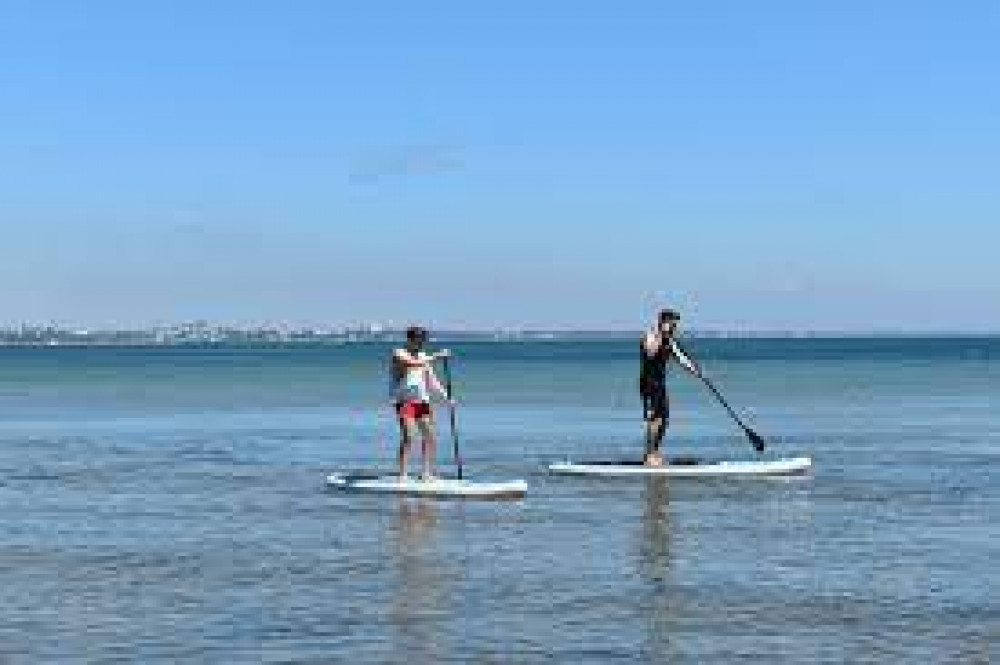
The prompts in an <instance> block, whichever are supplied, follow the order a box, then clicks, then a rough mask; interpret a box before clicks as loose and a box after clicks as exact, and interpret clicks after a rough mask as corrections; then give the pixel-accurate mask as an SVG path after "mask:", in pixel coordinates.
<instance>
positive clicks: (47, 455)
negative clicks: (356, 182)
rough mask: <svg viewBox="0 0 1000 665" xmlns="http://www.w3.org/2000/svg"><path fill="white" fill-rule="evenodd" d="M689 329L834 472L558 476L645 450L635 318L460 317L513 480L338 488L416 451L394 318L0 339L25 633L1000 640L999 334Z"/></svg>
mask: <svg viewBox="0 0 1000 665" xmlns="http://www.w3.org/2000/svg"><path fill="white" fill-rule="evenodd" d="M690 346H691V349H692V351H693V352H694V353H695V354H696V355H697V357H698V358H699V359H700V360H701V362H702V364H703V366H704V367H705V368H706V370H707V371H708V372H709V373H710V374H711V376H712V377H713V378H714V379H715V380H716V383H717V384H718V385H719V387H720V388H721V389H722V390H723V392H724V393H725V394H726V396H727V398H728V399H729V400H730V401H731V402H732V404H733V405H734V406H735V407H736V408H737V409H738V410H740V411H741V412H743V413H745V414H747V418H748V421H749V422H750V423H752V425H753V426H754V428H755V429H757V430H758V431H759V432H760V433H762V434H764V435H765V436H766V437H767V438H768V440H769V442H770V449H769V452H768V454H769V455H782V456H784V455H795V454H809V455H812V456H813V458H814V461H815V464H816V468H815V472H814V474H813V475H812V476H811V477H807V478H803V479H793V480H776V479H771V480H761V479H757V480H743V481H736V482H734V481H732V480H729V481H719V480H715V481H712V480H709V481H706V480H698V481H692V480H683V481H681V480H675V481H672V482H665V481H663V480H662V479H660V480H655V479H653V480H641V481H636V480H610V479H609V480H587V479H574V478H555V477H548V476H547V475H545V474H544V472H543V471H542V470H543V468H544V465H545V463H547V462H549V461H554V460H558V459H563V458H566V457H569V458H573V459H587V458H603V459H608V458H616V457H622V458H626V457H633V458H634V457H636V456H638V455H639V453H640V451H641V445H642V444H641V436H640V432H641V428H640V423H639V422H638V420H637V418H638V415H639V409H638V404H637V398H636V395H635V393H634V389H635V383H636V377H635V370H636V358H635V344H634V343H632V342H590V343H583V342H573V343H558V342H552V343H530V344H487V343H478V344H464V345H458V346H456V347H453V348H454V350H455V352H456V358H455V359H454V361H453V367H454V371H455V380H456V389H457V390H456V392H457V393H458V397H459V400H460V407H459V419H458V424H459V430H460V434H461V441H462V445H463V453H462V454H463V457H464V459H465V462H466V465H467V473H468V475H469V476H470V477H482V478H488V477H521V478H526V479H527V480H528V481H529V484H530V490H529V492H530V493H529V496H528V497H527V499H525V500H524V501H521V502H513V503H500V504H494V503H482V502H475V503H461V502H457V503H456V502H433V501H431V502H428V501H420V500H414V499H408V500H397V499H394V498H386V497H349V496H343V495H340V494H336V493H330V492H328V491H326V490H325V488H324V487H323V478H324V477H325V475H326V474H327V473H329V472H330V471H333V470H337V469H346V468H351V469H355V468H371V467H382V468H386V467H388V466H389V465H390V464H391V458H392V455H393V453H394V446H395V441H394V437H395V433H394V431H393V423H392V421H391V418H390V416H389V414H388V412H387V410H386V409H385V408H384V406H383V405H382V402H383V401H384V397H385V394H386V380H385V371H384V367H383V364H384V361H385V358H386V354H387V349H386V348H385V347H380V346H347V347H335V348H311V349H310V348H284V349H282V348H276V349H194V348H182V349H65V348H53V349H0V415H2V417H0V505H2V506H3V520H2V521H0V571H2V575H3V584H2V585H0V661H2V662H4V663H7V662H9V663H36V662H115V661H131V662H144V663H151V662H170V663H177V662H192V663H197V662H289V663H290V662H296V663H300V662H317V663H318V662H341V661H351V662H358V663H383V662H399V661H401V660H409V661H411V662H528V663H530V662H567V663H578V662H595V663H604V662H634V661H636V660H644V661H646V662H659V661H662V662H699V663H704V662H719V663H728V662H732V661H734V660H744V659H745V660H749V661H756V662H774V661H775V660H788V661H796V662H863V661H870V662H873V661H879V662H990V661H991V660H992V661H993V662H996V661H997V660H998V652H997V644H998V643H1000V602H998V601H997V600H996V598H995V596H994V594H993V591H994V590H995V589H997V588H1000V574H998V573H997V566H996V564H995V562H996V561H997V560H1000V520H998V515H1000V510H998V509H1000V478H998V473H997V471H996V469H997V463H998V462H1000V415H998V413H1000V412H998V405H1000V340H998V339H985V338H959V339H885V338H881V339H846V340H816V339H811V340H759V339H755V340H696V341H693V342H692V343H691V345H690ZM671 385H672V395H673V406H674V419H673V428H672V430H671V434H670V438H669V439H668V443H667V446H668V449H669V450H670V451H671V452H677V453H684V454H699V455H702V456H706V457H726V458H751V457H752V455H753V453H752V451H751V449H750V447H749V445H748V444H747V442H746V440H745V438H744V437H743V435H742V434H741V433H740V432H739V430H737V429H736V428H735V427H734V426H733V425H732V423H731V422H730V421H729V420H727V417H726V415H725V413H724V412H723V411H722V409H721V408H719V407H718V405H717V404H715V403H713V402H712V401H711V398H710V396H709V395H708V394H707V393H706V392H705V391H704V389H703V388H701V387H700V386H699V385H698V384H697V383H696V382H694V381H692V380H690V379H689V378H687V377H684V376H683V375H675V376H674V377H673V381H672V383H671ZM441 433H442V435H443V440H442V446H441V453H440V463H441V466H442V468H443V469H448V468H449V465H450V461H451V458H450V442H449V441H448V440H447V437H446V435H447V430H446V429H444V428H442V432H441Z"/></svg>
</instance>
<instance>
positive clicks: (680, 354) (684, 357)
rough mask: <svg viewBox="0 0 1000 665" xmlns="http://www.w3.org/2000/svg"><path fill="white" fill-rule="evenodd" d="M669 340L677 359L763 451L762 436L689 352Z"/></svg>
mask: <svg viewBox="0 0 1000 665" xmlns="http://www.w3.org/2000/svg"><path fill="white" fill-rule="evenodd" d="M670 342H671V344H673V346H674V351H675V354H676V355H677V359H678V360H679V361H680V363H681V364H682V365H684V366H685V367H686V368H687V369H688V371H690V372H691V373H692V374H694V375H695V376H697V377H698V378H699V379H701V380H702V381H703V382H704V384H705V385H706V386H708V389H709V390H711V391H712V394H713V395H715V398H716V399H718V400H719V403H720V404H722V406H724V407H726V411H728V412H729V415H730V416H732V418H733V420H735V421H736V424H737V425H739V426H740V427H741V428H743V433H744V434H746V435H747V438H748V439H750V442H751V443H753V449H754V450H756V451H757V452H758V453H762V452H764V437H762V436H761V435H760V434H757V432H755V431H753V430H752V429H750V428H749V427H747V425H746V424H745V423H744V422H743V421H742V420H740V417H739V416H738V415H736V412H735V411H733V407H731V406H729V402H727V401H726V398H725V397H723V396H722V393H720V392H719V390H718V388H716V387H715V385H714V384H713V383H712V382H711V381H709V379H708V377H707V376H705V375H704V374H702V373H701V370H700V369H699V368H698V366H697V365H696V364H694V363H693V362H692V361H691V359H690V355H691V354H689V353H688V352H687V351H685V350H684V349H683V348H681V345H680V344H679V343H678V342H677V340H675V339H673V338H672V337H671V338H670Z"/></svg>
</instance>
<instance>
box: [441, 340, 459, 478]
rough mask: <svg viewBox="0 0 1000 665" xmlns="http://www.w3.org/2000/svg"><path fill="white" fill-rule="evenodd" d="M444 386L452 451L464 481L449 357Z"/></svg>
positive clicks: (445, 368) (445, 361)
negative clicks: (446, 396)
mask: <svg viewBox="0 0 1000 665" xmlns="http://www.w3.org/2000/svg"><path fill="white" fill-rule="evenodd" d="M444 385H445V390H447V391H448V416H449V418H448V419H449V421H450V422H451V443H452V451H453V453H454V457H455V467H456V468H457V470H458V479H459V480H462V456H461V455H460V454H459V452H458V425H457V424H456V419H457V418H456V415H455V392H454V389H453V387H452V381H451V363H449V362H448V356H445V357H444Z"/></svg>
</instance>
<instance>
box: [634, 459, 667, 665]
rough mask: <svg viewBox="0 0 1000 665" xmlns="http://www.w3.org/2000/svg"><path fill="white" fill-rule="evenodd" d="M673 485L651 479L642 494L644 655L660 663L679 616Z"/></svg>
mask: <svg viewBox="0 0 1000 665" xmlns="http://www.w3.org/2000/svg"><path fill="white" fill-rule="evenodd" d="M669 490H670V485H669V483H668V481H667V479H666V478H663V477H660V478H655V477H651V478H648V479H647V481H646V484H645V486H644V487H643V490H642V523H641V529H640V534H639V542H638V548H637V559H636V568H637V573H638V575H639V579H640V580H641V582H642V591H641V595H642V598H643V601H642V602H641V603H640V605H639V611H640V612H641V613H642V615H643V616H642V623H643V624H644V627H645V630H644V635H643V645H642V653H643V655H644V656H646V657H648V658H650V659H651V660H653V661H656V662H658V661H659V660H660V659H661V658H663V657H664V656H665V655H666V654H667V653H669V651H670V635H671V631H672V629H673V628H674V626H673V624H674V623H675V621H674V615H675V614H676V608H675V603H676V599H675V598H674V597H673V590H672V588H671V583H670V582H671V580H670V576H671V542H670V540H671V524H670V492H669Z"/></svg>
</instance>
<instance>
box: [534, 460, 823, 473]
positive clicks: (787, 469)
mask: <svg viewBox="0 0 1000 665" xmlns="http://www.w3.org/2000/svg"><path fill="white" fill-rule="evenodd" d="M811 468H812V459H811V458H809V457H787V458H784V459H774V460H746V461H730V462H725V461H723V462H718V461H715V462H713V461H706V462H699V461H693V460H685V461H681V462H672V463H667V464H664V465H663V466H645V465H643V464H641V463H639V462H556V463H554V464H550V465H549V473H553V474H559V475H569V476H681V477H694V476H788V475H796V474H803V473H808V472H809V470H810V469H811Z"/></svg>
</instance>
